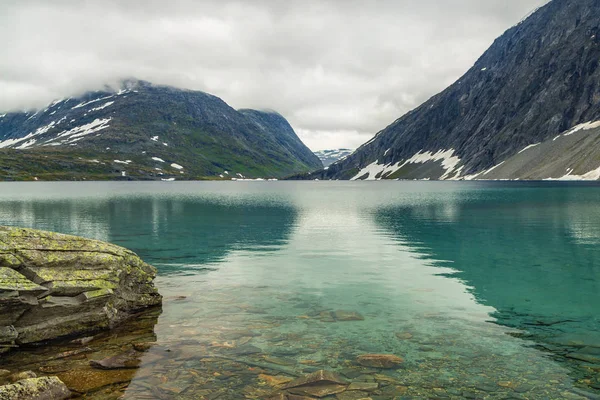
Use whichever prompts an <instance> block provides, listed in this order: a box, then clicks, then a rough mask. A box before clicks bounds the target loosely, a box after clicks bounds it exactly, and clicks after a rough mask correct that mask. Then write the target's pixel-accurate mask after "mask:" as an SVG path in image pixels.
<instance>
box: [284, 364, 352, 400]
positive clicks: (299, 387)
mask: <svg viewBox="0 0 600 400" xmlns="http://www.w3.org/2000/svg"><path fill="white" fill-rule="evenodd" d="M347 387H348V382H346V381H345V380H344V379H342V377H340V376H339V375H337V374H335V373H333V372H330V371H324V370H320V371H316V372H313V373H312V374H309V375H306V376H303V377H301V378H298V379H295V380H293V381H292V382H290V383H288V384H287V385H285V386H283V389H285V390H287V391H289V392H290V393H291V394H293V395H300V396H313V397H319V398H321V397H325V396H330V395H334V394H337V393H342V392H344V391H345V390H346V388H347Z"/></svg>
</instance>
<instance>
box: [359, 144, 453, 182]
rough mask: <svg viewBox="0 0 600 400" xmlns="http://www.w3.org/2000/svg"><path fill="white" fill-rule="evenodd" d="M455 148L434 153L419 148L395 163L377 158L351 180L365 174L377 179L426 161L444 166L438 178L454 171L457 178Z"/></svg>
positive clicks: (446, 176) (368, 178)
mask: <svg viewBox="0 0 600 400" xmlns="http://www.w3.org/2000/svg"><path fill="white" fill-rule="evenodd" d="M454 153H455V150H454V149H449V150H439V151H438V152H436V153H433V152H431V151H426V152H424V151H423V150H420V151H419V152H417V153H416V154H415V155H414V156H412V157H411V158H409V159H408V160H406V161H405V162H404V163H402V161H400V162H398V163H396V164H393V163H392V164H387V165H385V164H379V160H377V161H375V162H374V163H372V164H370V165H367V166H366V167H365V168H363V169H362V170H361V171H360V172H359V173H358V174H357V175H356V176H355V177H353V178H352V179H351V180H357V179H358V178H360V177H362V176H364V175H367V174H368V175H367V177H366V178H365V180H378V179H381V177H384V176H386V175H392V174H393V173H395V172H396V171H398V170H399V169H401V168H403V167H404V166H406V165H408V164H425V163H427V162H438V161H441V164H442V168H444V170H445V172H444V174H443V175H442V176H441V177H440V180H446V179H449V178H450V175H451V174H452V173H454V175H455V176H454V178H457V177H458V175H460V172H461V171H462V168H459V169H457V166H458V164H460V162H461V160H460V158H459V157H458V156H455V155H454Z"/></svg>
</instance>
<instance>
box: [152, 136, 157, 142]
mask: <svg viewBox="0 0 600 400" xmlns="http://www.w3.org/2000/svg"><path fill="white" fill-rule="evenodd" d="M150 140H152V141H154V142H158V136H152V137H151V138H150Z"/></svg>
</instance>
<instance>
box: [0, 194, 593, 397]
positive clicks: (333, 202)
mask: <svg viewBox="0 0 600 400" xmlns="http://www.w3.org/2000/svg"><path fill="white" fill-rule="evenodd" d="M57 187H60V184H56V186H54V188H55V189H54V190H55V191H56V188H57ZM99 187H103V188H107V189H111V190H112V191H109V190H107V191H101V190H98V189H99ZM163 187H164V186H161V185H157V184H153V185H147V184H143V185H132V186H129V192H127V191H125V189H124V188H123V186H121V185H119V184H117V185H116V186H114V187H113V186H111V184H102V185H98V184H97V185H83V186H81V189H80V190H79V191H78V194H77V195H76V196H70V195H64V194H63V195H62V197H61V196H57V197H56V198H53V199H50V200H44V199H45V197H44V196H45V195H46V194H45V193H37V194H36V193H31V191H32V190H33V189H30V188H28V189H27V190H28V191H29V192H27V193H24V194H23V196H24V197H25V198H26V199H27V200H18V199H15V198H14V197H18V196H17V195H16V194H14V193H13V194H12V198H8V197H11V196H8V197H7V200H4V201H1V202H0V210H1V211H0V224H2V223H9V224H21V225H26V226H35V227H38V228H43V229H52V230H59V231H63V232H68V233H75V234H83V235H84V236H92V237H97V236H94V235H96V234H98V235H100V234H102V235H105V236H106V237H105V238H104V237H100V238H101V239H108V240H110V241H113V242H115V243H118V244H121V245H124V246H127V247H130V248H132V249H133V250H135V251H136V252H138V253H139V254H140V255H142V257H143V258H145V259H146V260H147V261H149V262H150V263H153V264H155V265H156V266H157V267H158V268H159V270H160V277H159V278H158V280H157V283H158V285H159V288H160V291H161V293H162V294H163V295H164V296H165V304H164V312H163V315H162V316H161V318H160V320H159V322H158V324H157V326H156V327H155V329H154V332H155V334H156V336H157V341H156V343H157V344H156V346H154V347H152V349H151V350H149V351H148V352H147V354H146V355H145V356H144V358H143V360H142V365H141V368H139V369H138V370H137V373H136V376H135V379H134V380H133V382H132V383H131V385H130V386H129V387H128V388H127V390H126V392H125V398H129V399H136V398H140V399H143V398H232V399H234V398H260V399H263V398H268V397H269V396H270V395H272V394H274V393H276V392H277V391H278V390H281V386H282V385H283V384H282V382H283V381H285V380H289V379H293V378H294V377H297V376H301V375H303V374H306V373H309V372H312V371H314V370H318V369H327V370H333V371H337V372H338V373H340V374H342V375H343V376H344V377H345V378H347V379H348V380H351V381H353V382H358V383H361V384H362V386H361V387H367V386H369V385H365V384H369V383H370V384H371V387H373V385H374V388H375V389H373V388H372V391H371V392H369V393H367V392H361V391H360V390H357V391H356V392H357V393H350V392H352V391H351V390H349V389H348V390H347V396H348V397H343V396H342V397H340V398H360V397H356V396H358V395H360V396H362V397H372V398H374V399H390V398H395V397H397V396H422V397H426V398H430V397H452V396H454V397H463V398H464V397H471V398H482V397H489V398H506V397H507V396H517V397H518V396H521V395H526V396H529V397H530V398H564V397H565V396H570V397H571V398H578V397H577V396H578V395H577V394H574V392H573V391H574V390H576V389H573V388H572V381H571V379H570V378H569V376H568V374H567V371H566V370H565V369H564V368H563V367H562V366H561V365H559V364H557V363H555V362H553V361H552V360H550V359H549V358H547V357H546V356H545V355H544V354H543V353H542V352H540V351H538V350H536V349H533V348H530V347H528V346H527V342H526V341H523V340H521V339H520V338H518V337H517V336H520V335H522V333H521V332H522V331H521V329H522V328H523V326H524V324H523V323H522V322H519V323H512V324H509V323H507V322H506V321H507V320H511V321H515V320H516V319H515V318H514V317H512V316H511V317H506V316H505V315H504V313H505V312H507V311H510V312H511V313H513V314H515V315H518V314H519V313H525V314H527V315H543V311H544V309H543V307H545V306H547V307H548V309H552V310H553V311H552V312H554V313H556V315H566V314H563V313H569V312H571V308H569V307H570V306H569V307H567V308H566V309H565V308H557V309H555V307H558V306H560V303H561V302H560V301H559V300H557V299H553V302H552V303H551V304H539V305H535V307H539V308H540V309H539V310H538V309H537V308H536V313H537V314H533V313H530V311H532V310H531V309H530V308H531V307H533V306H532V305H531V304H536V303H538V302H540V303H543V302H544V299H545V298H546V296H545V295H544V296H542V295H541V294H540V293H538V292H539V290H538V292H535V291H534V292H533V293H528V292H529V291H531V289H532V288H533V287H534V283H539V282H542V283H543V284H545V285H550V286H551V287H552V288H554V290H556V289H555V288H556V287H557V286H556V285H557V284H558V283H559V282H558V280H559V279H560V276H562V274H563V273H564V271H566V269H564V268H565V267H564V265H562V264H561V267H562V268H563V269H564V271H563V272H552V271H549V272H548V271H547V266H546V264H548V263H549V262H551V261H552V260H554V259H555V258H556V257H560V259H561V260H563V261H565V260H567V259H570V261H569V262H571V263H572V264H571V269H579V268H581V269H582V270H581V271H578V272H577V274H580V275H579V277H580V278H583V277H584V276H588V278H589V275H588V274H589V273H590V268H592V271H593V268H595V267H592V266H591V265H588V264H586V260H592V259H591V258H588V257H591V256H592V253H590V254H589V255H588V253H585V252H582V251H581V249H580V247H579V246H585V244H582V243H581V241H580V240H581V239H579V238H575V237H574V236H572V232H573V231H574V229H580V230H581V229H584V228H581V226H582V224H583V223H585V220H584V219H577V218H570V219H569V218H564V217H561V215H562V214H564V213H566V212H567V211H564V210H563V209H562V207H561V206H560V205H561V204H565V203H568V204H570V205H571V206H573V207H574V208H575V209H576V210H577V209H578V207H577V206H576V205H577V204H587V206H590V204H592V200H593V198H588V197H586V195H581V194H580V193H578V194H577V195H576V196H575V198H573V197H571V196H572V195H571V194H568V193H567V194H565V193H564V191H561V190H557V191H556V193H555V192H552V191H551V192H550V193H548V192H545V193H542V194H535V193H536V191H537V190H538V188H534V189H531V190H528V189H527V188H525V189H524V191H520V192H519V193H513V191H511V189H510V187H508V188H503V187H502V186H499V187H498V186H491V187H488V186H486V185H479V184H443V183H440V184H437V183H427V184H423V183H406V184H402V185H398V184H397V183H394V182H392V183H377V184H373V185H369V184H368V183H367V184H365V183H361V184H358V183H326V184H325V183H323V184H316V183H308V184H307V183H279V184H276V185H273V184H268V183H265V184H255V185H243V184H240V185H239V186H238V185H235V184H233V185H227V184H208V183H205V184H202V183H195V184H193V183H190V184H181V185H172V186H169V188H171V192H170V193H157V190H158V189H159V188H163ZM0 197H1V196H0ZM50 197H52V196H50ZM548 198H550V199H553V200H552V201H554V203H552V201H551V204H555V208H552V207H550V208H547V207H546V205H545V204H546V203H545V202H546V200H547V199H548ZM23 210H24V211H23ZM588 211H589V210H588ZM561 213H562V214H561ZM571 213H573V212H572V211H571ZM557 214H558V215H557ZM576 214H577V212H576ZM567 220H568V221H570V223H569V222H568V221H567ZM81 221H88V222H85V224H84V223H83V222H81ZM574 221H575V222H574ZM92 223H93V224H92ZM90 226H93V227H104V228H103V229H100V228H93V229H91V228H89V227H90ZM573 227H579V228H573ZM85 229H88V231H85ZM584 230H585V229H584ZM585 231H586V232H588V233H587V234H586V237H587V239H586V240H590V239H589V236H590V234H589V230H585ZM592 232H593V231H592ZM561 235H567V238H566V239H565V238H563V239H562V241H566V242H568V243H570V244H566V245H565V246H567V247H568V248H570V249H571V251H570V252H568V251H567V252H566V253H565V251H566V250H565V248H564V247H563V248H561V249H559V248H551V249H549V250H548V251H545V250H543V249H544V248H545V247H544V246H547V245H548V244H551V245H552V246H554V247H558V246H561V238H560V236H561ZM569 235H571V236H569ZM569 246H572V247H569ZM515 249H516V251H515ZM589 251H592V250H589ZM596 251H597V250H596ZM514 253H521V254H514ZM564 254H567V256H565V255H564ZM594 254H595V253H594ZM525 260H529V261H528V264H523V262H525ZM519 262H521V264H520V265H519ZM515 263H516V264H517V265H516V266H515V265H513V264H515ZM524 265H525V267H524ZM586 268H587V269H588V272H587V273H586V272H585V271H584V270H585V269H586ZM523 270H529V271H528V272H527V271H523ZM533 271H537V272H533ZM544 271H545V272H548V274H549V275H550V276H545V277H541V278H540V277H537V275H542V273H543V272H544ZM559 271H562V270H559ZM553 274H554V275H556V276H554V275H553ZM541 279H545V281H543V280H541ZM522 280H525V281H528V282H521V281H522ZM597 282H598V280H597V279H594V280H593V282H592V283H590V286H589V287H587V286H586V287H585V288H584V290H585V291H586V292H587V291H588V290H592V287H595V285H596V284H597ZM563 284H564V282H563ZM552 285H554V286H552ZM569 285H573V287H574V286H575V285H576V279H575V278H573V282H572V283H569ZM573 287H571V288H570V289H568V290H569V291H571V290H572V289H573ZM508 290H510V291H511V292H510V293H507V292H506V291H508ZM548 290H552V289H548ZM538 296H539V298H538ZM594 299H595V298H594ZM527 300H529V301H527ZM523 304H524V305H525V306H526V307H530V308H523V306H522V305H523ZM575 308H577V309H578V310H579V311H580V312H581V315H582V316H583V315H589V314H587V313H588V312H589V311H585V310H583V311H582V310H581V309H580V308H579V307H573V309H575ZM553 315H554V314H553ZM495 319H497V320H498V321H500V322H502V323H503V324H505V325H507V326H508V327H506V326H499V325H497V324H492V323H489V321H494V320H495ZM513 328H518V329H513ZM507 333H509V334H510V335H507ZM131 341H134V340H133V339H132V340H131ZM128 346H131V345H130V344H126V345H123V347H125V348H128ZM121 350H122V349H121ZM115 352H116V349H115ZM365 353H385V354H395V355H399V356H402V357H403V358H404V359H405V362H404V363H403V364H402V368H401V369H400V370H389V371H383V370H380V369H373V368H368V367H364V366H361V365H359V364H358V363H357V356H359V355H361V354H365ZM107 355H112V354H107ZM121 389H122V387H121ZM117 392H118V391H117ZM567 392H568V393H567ZM565 393H566V394H565ZM119 394H120V392H119ZM96 395H99V394H98V393H96ZM219 396H220V397H219ZM352 396H354V397H352Z"/></svg>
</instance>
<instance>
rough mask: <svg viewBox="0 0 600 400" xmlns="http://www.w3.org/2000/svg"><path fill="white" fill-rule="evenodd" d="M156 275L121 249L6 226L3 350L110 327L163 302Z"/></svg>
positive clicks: (1, 254)
mask: <svg viewBox="0 0 600 400" xmlns="http://www.w3.org/2000/svg"><path fill="white" fill-rule="evenodd" d="M155 275H156V270H155V269H154V267H152V266H150V265H148V264H146V263H144V262H143V261H142V260H141V259H140V258H139V257H137V256H136V255H135V254H134V253H133V252H131V251H129V250H126V249H124V248H121V247H118V246H114V245H111V244H108V243H104V242H100V241H97V240H89V239H83V238H79V237H75V236H68V235H62V234H58V233H51V232H43V231H37V230H32V229H20V228H11V227H0V316H1V319H0V352H2V351H7V350H10V349H11V348H13V347H18V346H19V345H20V344H27V343H36V342H41V341H45V340H50V339H56V338H59V337H63V336H71V335H78V334H83V333H86V332H90V331H97V330H103V329H108V328H111V327H113V326H115V325H117V324H119V323H121V322H122V321H124V320H125V319H127V318H128V317H130V316H131V315H132V314H133V313H135V312H138V311H141V310H143V309H145V308H148V307H151V306H156V305H159V304H160V303H161V296H160V295H159V294H158V292H157V290H156V288H155V287H154V284H153V280H154V277H155Z"/></svg>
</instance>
